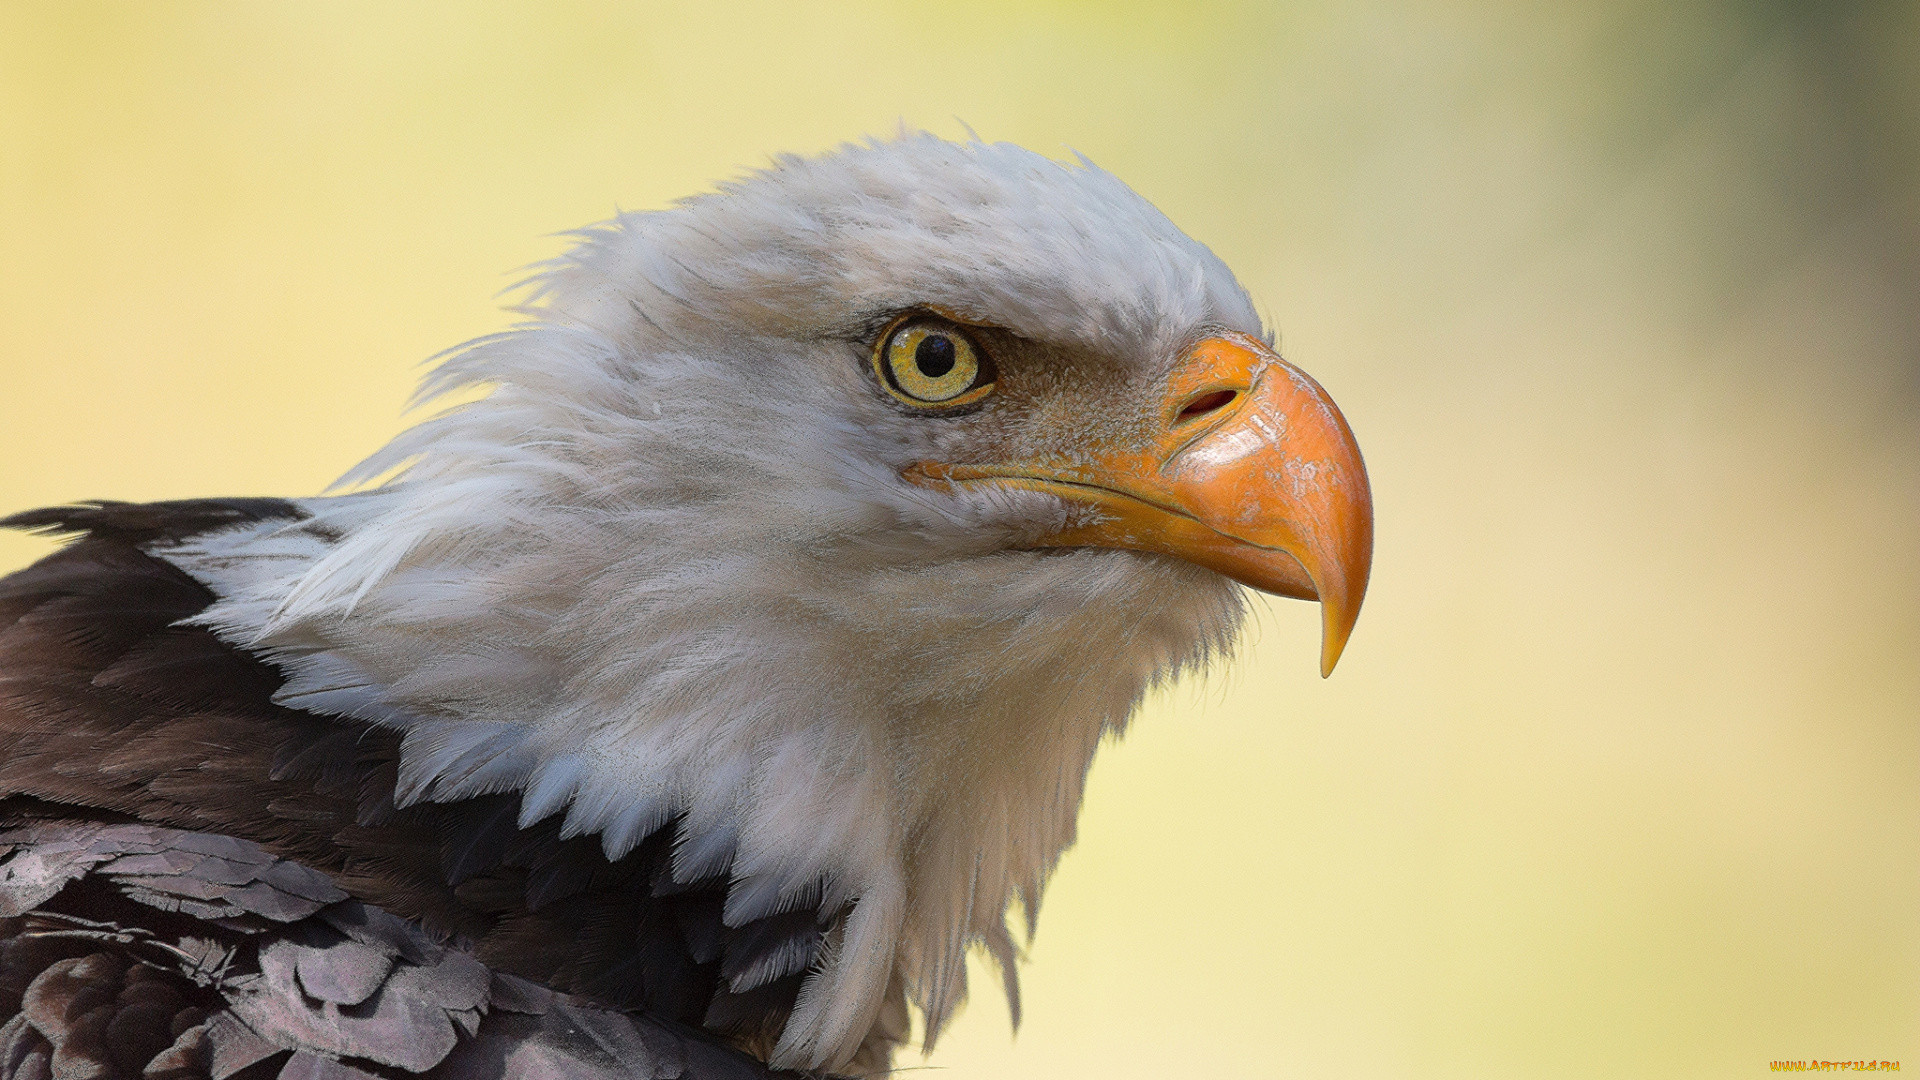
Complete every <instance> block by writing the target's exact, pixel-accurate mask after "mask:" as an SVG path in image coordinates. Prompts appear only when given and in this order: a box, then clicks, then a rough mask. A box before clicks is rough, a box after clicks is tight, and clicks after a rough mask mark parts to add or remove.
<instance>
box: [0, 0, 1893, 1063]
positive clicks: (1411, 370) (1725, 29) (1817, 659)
mask: <svg viewBox="0 0 1920 1080" xmlns="http://www.w3.org/2000/svg"><path fill="white" fill-rule="evenodd" d="M902 122H904V123H906V124H909V125H914V126H925V127H929V128H931V129H933V130H935V131H938V132H940V133H942V134H946V135H948V136H950V137H958V136H961V135H963V134H964V133H965V127H964V126H963V125H971V126H972V128H973V129H974V130H976V131H978V132H979V134H980V135H981V136H982V137H984V138H987V139H996V140H997V139H1006V140H1010V141H1015V142H1020V143H1022V144H1025V145H1027V146H1030V147H1033V148H1035V149H1038V150H1041V151H1043V152H1047V153H1052V154H1056V155H1062V156H1064V155H1065V154H1067V153H1068V152H1069V151H1068V148H1069V147H1071V148H1073V149H1076V150H1079V151H1081V152H1084V153H1086V154H1088V155H1089V156H1090V157H1092V158H1093V159H1094V160H1095V161H1097V162H1099V163H1100V164H1101V165H1103V166H1104V167H1106V168H1108V169H1110V170H1112V171H1113V172H1115V173H1116V174H1118V175H1119V176H1121V177H1122V178H1124V179H1126V180H1127V181H1128V182H1129V183H1131V184H1133V185H1134V186H1135V187H1137V188H1138V189H1139V190H1140V191H1142V192H1143V193H1144V194H1146V195H1147V196H1148V197H1149V198H1152V199H1153V200H1154V201H1155V202H1156V203H1157V204H1159V205H1160V206H1161V207H1162V208H1163V209H1164V210H1166V211H1167V212H1168V213H1169V214H1170V215H1171V216H1172V217H1173V218H1174V220H1175V221H1177V222H1179V223H1180V224H1181V225H1182V226H1183V227H1184V228H1186V229H1187V230H1188V231H1190V232H1191V233H1193V234H1194V235H1195V236H1197V237H1199V238H1200V239H1202V240H1204V241H1206V242H1207V243H1209V244H1211V245H1212V246H1213V247H1214V248H1215V249H1216V250H1217V251H1218V252H1220V254H1221V255H1222V256H1223V257H1224V258H1225V259H1226V260H1227V262H1228V263H1229V264H1230V265H1232V266H1233V267H1235V269H1236V270H1237V272H1238V273H1239V274H1240V275H1241V277H1242V280H1243V281H1244V282H1245V283H1246V284H1247V285H1248V287H1249V289H1250V290H1251V291H1252V293H1253V294H1254V296H1255V298H1256V300H1257V301H1258V302H1259V303H1260V304H1262V305H1263V308H1264V310H1265V311H1267V312H1268V313H1269V316H1270V318H1271V321H1272V322H1273V324H1274V325H1275V326H1276V327H1277V328H1278V330H1279V332H1280V337H1281V343H1282V346H1283V350H1284V351H1285V352H1286V353H1287V355H1288V356H1289V358H1290V359H1292V360H1294V361H1295V362H1297V363H1299V364H1300V365H1302V366H1303V367H1305V368H1306V369H1307V370H1309V371H1311V372H1312V373H1313V374H1314V375H1315V376H1316V377H1318V378H1319V379H1320V380H1321V381H1322V382H1323V383H1324V384H1325V385H1326V386H1327V387H1328V388H1329V389H1330V390H1331V391H1332V393H1333V394H1334V396H1335V397H1336V398H1337V399H1338V400H1339V401H1340V403H1341V406H1342V408H1343V409H1344V410H1345V412H1346V415H1347V416H1348V418H1349V419H1350V420H1351V421H1352V423H1353V426H1354V428H1355V431H1356V432H1357V434H1358V436H1359V439H1360V442H1361V445H1362V447H1363V449H1364V450H1365V452H1366V454H1367V459H1368V463H1369V467H1370V469H1371V471H1372V475H1373V481H1374V487H1375V493H1376V498H1377V500H1378V512H1379V522H1378V535H1379V554H1378V562H1377V565H1376V570H1375V577H1374V584H1373V590H1372V592H1371V594H1370V595H1369V598H1368V601H1367V610H1366V613H1365V614H1364V615H1363V617H1362V619H1361V622H1360V626H1359V629H1358V631H1357V633H1356V635H1355V637H1354V639H1353V642H1352V644H1351V646H1350V647H1349V649H1348V652H1347V655H1346V657H1345V659H1344V660H1343V661H1342V664H1341V668H1340V670H1339V671H1338V672H1337V673H1336V674H1335V676H1334V677H1333V679H1331V680H1329V681H1327V682H1324V683H1323V682H1321V681H1320V680H1318V679H1317V678H1315V677H1314V671H1313V667H1314V664H1313V657H1314V655H1315V652H1316V643H1315V640H1314V636H1315V634H1316V632H1317V620H1316V619H1315V617H1314V612H1313V611H1312V610H1311V609H1309V608H1307V607H1306V606H1304V605H1297V604H1290V603H1285V602H1278V601H1276V602H1274V603H1273V604H1271V605H1269V606H1268V607H1267V608H1266V609H1265V610H1264V612H1263V614H1262V617H1261V621H1260V625H1259V627H1258V633H1257V635H1256V637H1257V640H1256V641H1254V642H1253V643H1252V645H1251V647H1250V648H1249V649H1248V651H1247V652H1246V653H1245V654H1244V655H1243V656H1242V657H1241V659H1240V660H1239V661H1238V662H1237V663H1236V664H1235V665H1234V666H1233V667H1232V668H1231V670H1228V671H1225V672H1222V673H1219V674H1218V675H1216V676H1215V677H1214V678H1213V679H1211V680H1210V681H1208V682H1207V683H1206V684H1205V686H1203V687H1186V688H1182V689H1180V690H1177V691H1175V692H1173V693H1171V694H1169V695H1168V696H1167V697H1166V698H1164V699H1161V700H1156V701H1153V702H1151V703H1150V704H1149V706H1148V707H1147V708H1146V709H1145V710H1144V711H1143V713H1142V715H1141V716H1140V717H1139V718H1138V720H1137V722H1136V724H1135V727H1134V731H1133V732H1132V733H1131V734H1130V735H1129V736H1128V739H1127V740H1126V741H1125V742H1124V743H1122V744H1120V745H1119V746H1116V747H1113V748H1109V749H1108V750H1106V751H1104V752H1103V756H1102V759H1101V761H1100V762H1099V763H1098V764H1096V766H1095V770H1094V779H1093V782H1092V786H1091V793H1090V795H1089V801H1088V805H1087V809H1086V813H1085V816H1084V818H1083V828H1082V839H1081V843H1080V845H1079V846H1078V847H1077V848H1076V849H1075V850H1074V851H1073V852H1072V853H1070V854H1069V856H1068V857H1067V859H1066V861H1065V863H1064V865H1063V867H1062V870H1061V873H1060V875H1059V877H1058V879H1057V882H1056V885H1055V888H1054V889H1053V891H1052V892H1051V893H1050V895H1049V897H1048V900H1047V903H1046V910H1045V912H1044V917H1043V919H1042V920H1041V932H1040V936H1039V938H1038V940H1037V941H1036V942H1035V943H1034V944H1033V947H1032V961H1033V962H1032V963H1031V964H1030V965H1029V966H1028V967H1027V969H1026V981H1027V988H1028V997H1027V1002H1026V1005H1027V1008H1026V1015H1027V1020H1026V1023H1025V1026H1024V1028H1023V1030H1022V1031H1021V1033H1020V1035H1019V1038H1018V1039H1017V1041H1012V1040H1009V1038H1008V1035H1007V1030H1006V1026H1005V1020H1004V1016H1005V1010H1004V1008H1003V1007H1002V1006H1000V1005H999V1004H997V1002H996V1001H995V1000H994V994H993V991H992V990H991V987H992V986H993V985H994V980H993V979H992V978H990V977H985V978H980V979H978V980H977V982H976V989H977V990H978V993H977V994H976V998H975V1002H974V1005H973V1007H972V1010H971V1011H970V1012H969V1013H968V1014H967V1015H966V1016H965V1017H963V1019H962V1020H961V1021H960V1022H959V1023H958V1024H957V1025H956V1026H955V1028H954V1029H953V1030H951V1031H950V1033H949V1034H948V1036H947V1037H946V1038H945V1040H944V1041H943V1042H942V1044H941V1046H940V1047H939V1049H938V1050H937V1051H936V1052H935V1053H934V1054H933V1055H932V1056H931V1057H930V1058H929V1059H928V1060H927V1061H926V1062H925V1065H926V1066H927V1067H930V1068H935V1069H941V1070H944V1071H945V1073H946V1074H947V1075H953V1076H957V1077H975V1076H978V1077H985V1076H993V1077H1027V1076H1032V1077H1041V1076H1046V1077H1079V1076H1088V1077H1095V1076H1097V1077H1103V1078H1104V1077H1149V1076H1152V1077H1161V1076H1167V1075H1177V1076H1235V1077H1239V1076H1257V1077H1267V1076H1272V1077H1295V1076H1299V1077H1320V1076H1355V1077H1419V1078H1426V1077H1483V1076H1499V1077H1536V1076H1553V1077H1615V1076H1621V1075H1632V1076H1648V1077H1676V1078H1680V1077H1689V1078H1691V1077H1722V1076H1724V1077H1738V1076H1751V1075H1757V1074H1760V1073H1763V1072H1766V1071H1768V1066H1767V1063H1768V1062H1769V1061H1772V1060H1776V1059H1809V1058H1812V1059H1822V1058H1824V1059H1829V1060H1858V1059H1889V1060H1892V1059H1899V1060H1903V1061H1904V1062H1905V1063H1906V1064H1907V1065H1908V1066H1909V1067H1920V919H1916V912H1917V911H1920V843H1917V841H1920V731H1917V730H1916V722H1917V721H1920V663H1916V660H1917V659H1920V603H1916V600H1920V544H1917V543H1916V537H1917V536H1920V528H1917V526H1920V423H1917V422H1916V412H1915V409H1916V404H1920V303H1917V302H1916V300H1917V299H1920V6H1916V5H1914V4H1912V3H1879V4H1849V3H1829V4H1810V3H1773V4H1769V3H1661V4H1655V3H1629V2H1603V3H1593V4H1586V5H1563V6H1559V7H1550V6H1547V5H1529V4H1516V3H1506V4H1500V3H1483V4H1461V3H1440V2H1431V3H1421V2H1416V0H1407V2H1400V3H1386V2H1371V3H1367V2H1363V3H1352V4H1330V3H1298V4H1259V5H1255V4H1193V5H1186V6H1182V7H1179V8H1173V7H1168V6H1163V5H1152V4H1144V3H1135V4H1094V3H1088V2H1057V3H1040V4H1036V3H1021V4H1012V3H992V4H973V5H965V6H959V5H935V4H878V3H875V4H806V3H803V4H771V3H768V4H748V5H735V6H731V7H725V8H721V7H692V6H687V7H680V8H667V7H661V6H654V5H640V4H609V3H549V4H543V5H531V4H489V5H478V6H475V5H456V4H443V3H401V4H371V3H328V4H320V3H276V4H271V5H266V4H244V3H237V2H234V3H167V4H136V3H124V4H102V3H53V2H41V0H34V2H28V0H12V2H9V3H6V4H4V5H0V511H10V510H13V509H17V508H23V507H27V506H33V505H41V504H46V503H52V502H61V501H67V500H71V499H75V498H84V497H118V498H134V499H140V498H167V497H186V496H193V495H204V494H229V493H232V494H254V493H262V494H300V493H308V492H313V491H317V490H318V489H319V488H320V487H322V486H323V485H324V484H325V483H327V482H328V481H329V480H330V479H332V478H333V477H334V476H336V475H338V474H339V473H340V472H343V471H344V470H345V469H346V467H347V466H348V465H350V464H352V463H353V462H354V461H356V460H358V458H359V457H361V456H363V455H364V454H366V453H368V452H370V451H371V450H372V449H374V448H375V447H376V446H378V445H379V444H380V443H381V442H383V441H384V440H385V439H386V438H387V437H388V436H390V435H391V434H392V433H393V432H394V431H395V430H398V428H399V427H400V426H401V424H402V419H401V417H400V415H399V408H400V405H401V403H402V401H403V400H404V398H405V396H406V393H407V391H408V389H409V388H410V385H411V383H412V381H413V379H414V378H415V376H416V374H417V368H416V366H415V365H416V364H417V363H418V362H419V361H420V360H421V359H422V358H424V357H427V356H429V355H431V354H433V353H435V352H437V351H438V350H440V349H442V348H445V347H447V346H449V345H452V344H454V343H456V342H458V341H461V340H464V339H466V338H470V337H473V336H476V335H479V334H481V333H485V332H489V331H492V330H494V329H497V328H499V327H501V326H503V325H505V324H506V323H507V322H508V321H510V316H508V315H506V314H503V313H501V312H500V311H499V310H497V308H496V307H495V304H497V302H498V301H497V300H496V299H495V295H496V293H497V292H498V291H499V290H500V289H501V288H503V287H505V286H507V285H508V284H510V283H511V282H512V281H513V280H514V275H513V274H511V273H510V271H511V270H512V268H514V267H517V266H524V265H526V264H528V263H530V262H532V261H534V260H537V259H540V258H543V257H546V256H549V255H551V254H553V253H554V252H555V251H556V250H558V248H559V246H560V244H561V243H562V242H563V241H562V240H559V239H556V238H555V237H554V236H553V234H555V233H556V232H559V231H561V230H564V229H568V228H572V227H576V226H578V225H581V224H584V223H586V222H588V221H592V220H596V219H599V218H603V217H605V216H607V215H608V214H610V213H611V212H612V211H613V210H614V209H615V207H616V206H618V207H626V208H644V207H650V206H658V205H662V204H664V203H666V202H667V201H669V200H671V199H673V198H675V197H678V196H681V195H685V194H689V193H692V192H694V191H698V190H701V189H703V188H704V187H705V186H707V185H708V184H709V183H710V182H711V181H712V180H713V179H715V178H717V177H721V176H725V175H728V174H730V173H731V172H733V171H734V170H735V169H737V168H738V167H741V166H743V165H752V164H755V163H759V162H763V161H764V160H765V159H766V156H767V155H769V154H771V153H774V152H779V151H789V150H791V151H800V152H814V151H819V150H822V149H825V148H827V147H830V146H832V145H834V144H835V143H837V142H840V141H842V140H846V139H849V138H854V137H857V136H860V135H863V134H867V133H886V132H888V131H891V130H893V129H895V128H896V127H897V126H898V125H899V124H901V123H902ZM45 548H46V545H45V543H44V542H42V541H39V540H34V539H29V538H17V537H9V538H6V539H5V540H3V541H0V564H4V565H5V566H7V567H11V566H17V565H20V564H23V563H24V562H26V561H27V560H28V559H30V558H33V557H35V556H36V555H37V554H39V553H40V552H42V551H44V550H45ZM903 1064H904V1065H907V1066H909V1067H916V1068H917V1067H918V1066H919V1065H920V1064H921V1063H920V1062H918V1061H917V1059H914V1058H912V1057H909V1058H908V1059H907V1060H905V1061H903Z"/></svg>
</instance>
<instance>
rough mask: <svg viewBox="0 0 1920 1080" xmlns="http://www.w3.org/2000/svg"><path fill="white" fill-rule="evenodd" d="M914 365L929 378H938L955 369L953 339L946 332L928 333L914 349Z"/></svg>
mask: <svg viewBox="0 0 1920 1080" xmlns="http://www.w3.org/2000/svg"><path fill="white" fill-rule="evenodd" d="M913 366H915V367H917V368H919V369H920V374H922V375H925V376H926V377H927V378H929V379H937V378H939V377H940V376H942V375H945V374H946V373H947V372H949V371H952V370H953V339H952V338H950V337H947V336H946V335H945V334H928V335H927V336H926V337H924V338H921V339H920V344H919V345H918V346H917V347H916V348H915V349H914V350H913Z"/></svg>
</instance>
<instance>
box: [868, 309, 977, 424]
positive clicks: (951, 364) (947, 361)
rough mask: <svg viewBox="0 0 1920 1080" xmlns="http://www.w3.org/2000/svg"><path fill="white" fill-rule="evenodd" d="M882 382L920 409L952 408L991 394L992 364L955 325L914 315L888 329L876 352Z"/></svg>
mask: <svg viewBox="0 0 1920 1080" xmlns="http://www.w3.org/2000/svg"><path fill="white" fill-rule="evenodd" d="M873 366H874V371H875V373H876V374H878V375H879V376H880V383H881V385H883V386H885V387H886V388H887V392H888V393H890V394H892V395H893V396H894V397H896V398H899V399H900V400H901V401H904V402H906V403H907V404H909V405H912V406H914V407H916V408H921V409H951V408H954V407H955V406H959V405H967V404H971V403H972V402H975V401H979V400H980V399H981V398H983V397H986V396H987V395H988V394H990V393H992V392H993V364H992V363H991V361H989V360H988V359H987V356H986V354H985V353H983V352H981V351H980V348H979V346H977V345H975V344H974V343H973V339H972V338H971V337H968V336H967V332H966V331H965V330H962V329H961V328H960V327H959V326H958V325H956V324H955V323H952V322H949V321H948V320H946V319H941V318H936V317H933V316H930V315H910V316H908V317H906V318H904V319H901V320H900V321H899V322H896V323H894V324H893V326H891V327H889V328H888V330H887V332H886V333H885V334H884V335H882V336H881V338H880V345H879V347H878V348H877V349H875V350H874V355H873Z"/></svg>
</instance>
